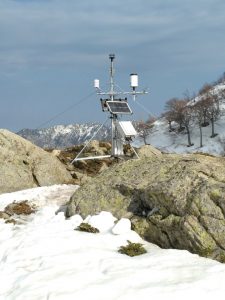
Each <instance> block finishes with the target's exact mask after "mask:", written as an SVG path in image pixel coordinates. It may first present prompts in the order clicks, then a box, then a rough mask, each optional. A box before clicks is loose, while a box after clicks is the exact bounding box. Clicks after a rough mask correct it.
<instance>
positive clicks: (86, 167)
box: [47, 140, 114, 185]
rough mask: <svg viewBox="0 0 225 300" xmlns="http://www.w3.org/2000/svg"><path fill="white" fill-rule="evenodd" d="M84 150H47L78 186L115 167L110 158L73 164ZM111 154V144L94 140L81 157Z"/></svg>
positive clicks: (70, 148) (81, 146)
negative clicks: (62, 165) (112, 166)
mask: <svg viewBox="0 0 225 300" xmlns="http://www.w3.org/2000/svg"><path fill="white" fill-rule="evenodd" d="M83 148H84V145H79V146H73V147H69V148H66V149H63V150H51V149H49V150H47V151H49V152H50V153H52V154H53V155H54V156H56V157H57V158H58V159H59V160H60V161H61V162H62V163H63V164H64V165H65V166H66V169H67V170H68V171H69V172H70V174H71V176H72V177H73V179H74V181H75V183H76V184H78V185H83V184H84V183H85V182H87V181H88V178H89V177H94V176H96V175H97V174H99V173H101V172H103V171H104V170H105V169H107V168H108V167H110V166H111V165H113V163H114V162H113V160H111V159H110V158H104V159H91V160H84V161H76V162H74V163H73V164H71V162H72V161H73V159H74V158H75V157H76V156H77V155H78V154H79V153H80V151H81V150H82V149H83ZM110 154H111V144H110V143H108V142H104V141H97V140H93V141H91V142H90V143H89V145H88V146H87V147H86V148H85V149H84V151H83V152H82V153H81V155H80V156H79V157H88V156H89V157H90V156H92V157H94V156H101V155H103V156H105V155H110Z"/></svg>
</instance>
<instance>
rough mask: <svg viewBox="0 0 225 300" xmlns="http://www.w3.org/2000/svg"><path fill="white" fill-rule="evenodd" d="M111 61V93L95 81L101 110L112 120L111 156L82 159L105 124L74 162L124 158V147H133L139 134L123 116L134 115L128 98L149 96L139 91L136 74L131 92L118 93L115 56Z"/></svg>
mask: <svg viewBox="0 0 225 300" xmlns="http://www.w3.org/2000/svg"><path fill="white" fill-rule="evenodd" d="M109 59H110V88H109V91H106V92H105V91H102V90H101V88H100V81H99V79H95V80H94V88H95V89H96V92H97V95H99V96H100V97H101V98H100V103H101V108H102V111H103V112H106V113H108V114H109V116H108V117H107V121H108V120H109V119H110V120H111V145H112V148H111V155H101V156H89V157H80V155H81V154H82V153H83V151H84V150H85V149H86V147H87V146H88V144H89V143H90V142H91V141H92V140H93V139H94V137H95V136H96V134H97V133H98V132H99V131H100V129H101V128H102V127H103V126H104V125H105V123H103V124H102V125H101V126H100V128H99V129H98V130H97V132H96V133H95V134H94V136H93V137H92V138H91V139H90V140H89V141H88V142H87V143H86V144H85V146H84V147H83V149H82V150H81V151H80V152H79V153H78V155H77V156H76V158H75V159H74V160H73V161H72V163H74V162H75V161H79V160H87V159H104V158H110V157H111V158H118V157H123V156H124V155H125V154H124V145H125V144H129V145H130V146H131V142H132V139H133V138H134V137H135V136H136V135H137V132H136V130H135V128H134V126H133V124H132V122H131V121H125V120H123V116H129V115H132V114H133V112H132V110H131V108H130V106H129V104H128V100H127V97H128V96H132V97H133V100H134V101H135V100H136V96H137V95H145V94H148V92H147V91H137V88H138V75H137V74H136V73H132V74H130V87H131V91H129V92H124V91H118V90H116V89H115V86H116V84H115V81H114V74H115V69H114V60H115V54H109ZM131 148H132V150H133V152H134V153H135V155H136V157H137V158H138V154H137V153H136V151H135V149H134V148H133V147H132V146H131Z"/></svg>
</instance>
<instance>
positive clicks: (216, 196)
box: [210, 189, 221, 200]
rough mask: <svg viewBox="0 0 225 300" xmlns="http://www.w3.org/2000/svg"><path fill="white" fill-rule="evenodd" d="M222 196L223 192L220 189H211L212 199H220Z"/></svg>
mask: <svg viewBox="0 0 225 300" xmlns="http://www.w3.org/2000/svg"><path fill="white" fill-rule="evenodd" d="M220 197H221V193H220V191H219V190H217V189H216V190H213V191H211V193H210V198H211V199H212V200H218V199H219V198H220Z"/></svg>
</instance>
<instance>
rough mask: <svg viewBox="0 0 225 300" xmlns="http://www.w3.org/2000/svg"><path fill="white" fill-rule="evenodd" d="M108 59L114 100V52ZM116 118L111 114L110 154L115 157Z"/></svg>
mask: <svg viewBox="0 0 225 300" xmlns="http://www.w3.org/2000/svg"><path fill="white" fill-rule="evenodd" d="M109 59H110V61H111V64H110V93H109V95H110V100H111V101H114V64H113V61H114V59H115V54H109ZM116 119H117V116H116V115H114V114H111V128H112V132H111V134H112V156H114V157H115V155H116V136H115V133H116Z"/></svg>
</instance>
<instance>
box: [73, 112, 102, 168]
mask: <svg viewBox="0 0 225 300" xmlns="http://www.w3.org/2000/svg"><path fill="white" fill-rule="evenodd" d="M107 121H108V118H107V119H106V120H105V122H104V123H102V124H101V125H100V127H99V128H98V130H97V131H96V132H95V133H94V134H93V136H92V137H91V138H90V139H89V140H88V141H87V142H86V144H85V146H84V147H83V148H82V149H81V151H80V152H79V153H78V154H77V156H76V157H75V158H74V160H72V161H71V164H73V163H74V162H75V161H76V159H77V158H78V157H79V156H80V155H81V153H82V152H83V151H84V150H85V149H86V148H87V146H88V145H89V144H90V142H91V141H92V140H93V139H94V137H95V136H96V135H97V134H98V133H99V131H100V130H101V129H102V127H103V126H104V125H105V123H106V122H107Z"/></svg>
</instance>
